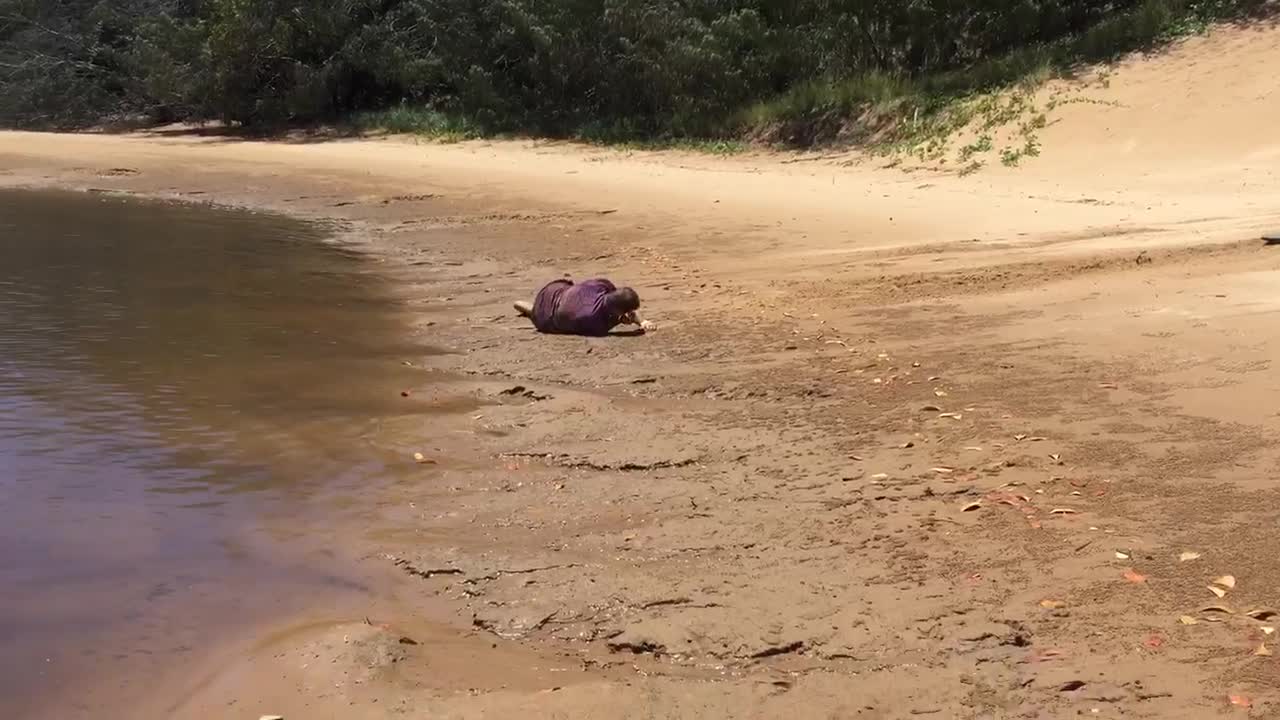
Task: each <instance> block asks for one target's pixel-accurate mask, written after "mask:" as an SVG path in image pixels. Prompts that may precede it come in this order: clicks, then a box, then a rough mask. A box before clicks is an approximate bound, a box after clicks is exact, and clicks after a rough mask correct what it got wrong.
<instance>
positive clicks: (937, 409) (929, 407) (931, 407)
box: [920, 405, 942, 412]
mask: <svg viewBox="0 0 1280 720" xmlns="http://www.w3.org/2000/svg"><path fill="white" fill-rule="evenodd" d="M920 412H942V408H940V407H938V406H937V405H925V406H924V407H922V408H920Z"/></svg>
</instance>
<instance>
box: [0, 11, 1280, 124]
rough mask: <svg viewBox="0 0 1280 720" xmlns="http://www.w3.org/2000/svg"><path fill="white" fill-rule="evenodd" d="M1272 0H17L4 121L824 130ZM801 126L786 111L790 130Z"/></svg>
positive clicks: (2, 55) (2, 89) (3, 47)
mask: <svg viewBox="0 0 1280 720" xmlns="http://www.w3.org/2000/svg"><path fill="white" fill-rule="evenodd" d="M1259 3H1260V0H1199V1H1196V0H789V1H783V0H0V123H2V124H8V125H19V126H36V127H76V126H84V125H87V124H92V123H95V122H100V121H103V120H110V119H115V118H119V117H126V116H131V115H141V116H145V117H148V118H151V119H153V120H156V121H165V120H205V119H210V120H212V119H217V120H223V121H227V122H231V123H236V124H240V125H244V126H249V127H254V126H256V127H272V126H277V125H282V124H286V125H297V124H305V123H315V122H333V121H343V120H353V119H354V120H355V123H356V124H357V125H361V126H366V127H367V126H370V125H371V124H375V123H377V122H379V121H381V122H382V123H383V125H382V127H385V128H395V129H414V130H415V131H418V132H427V133H432V134H445V135H450V136H471V135H475V134H484V133H497V132H526V133H538V134H548V135H561V136H574V137H582V138H587V139H593V140H600V141H622V140H636V139H663V138H666V139H671V138H690V137H701V138H716V137H721V138H727V137H738V136H741V135H743V134H744V133H746V132H748V131H759V130H760V129H761V128H764V127H766V126H770V125H773V126H781V127H784V128H786V127H789V128H791V129H792V130H793V132H791V133H790V134H791V135H792V136H793V140H795V141H799V142H812V141H815V140H820V139H822V138H823V137H824V136H825V134H826V130H824V128H829V127H834V126H836V125H837V124H839V122H842V121H843V120H846V119H847V118H848V116H849V115H851V114H855V115H856V114H858V113H862V112H867V111H868V110H869V109H875V108H878V109H880V110H883V111H885V112H892V111H893V108H899V109H902V108H908V109H911V110H912V111H913V112H916V111H918V110H919V108H920V107H927V106H928V103H930V102H934V100H935V99H936V98H937V97H939V96H946V95H954V94H963V93H965V92H970V91H972V90H975V89H980V88H984V87H990V86H992V85H998V84H1001V83H1008V82H1011V81H1014V80H1016V79H1018V78H1019V77H1022V76H1025V75H1026V74H1027V73H1032V72H1040V71H1042V70H1043V69H1044V68H1046V67H1061V66H1064V65H1069V64H1070V63H1071V62H1074V61H1078V60H1082V59H1096V58H1103V57H1107V56H1109V55H1112V54H1114V53H1116V52H1119V51H1123V50H1128V49H1131V48H1134V47H1140V46H1142V45H1144V44H1148V43H1150V42H1154V41H1158V40H1159V39H1162V38H1166V37H1168V36H1170V35H1172V34H1176V33H1178V32H1187V31H1190V30H1193V29H1195V28H1197V27H1200V26H1202V25H1203V23H1204V22H1206V21H1209V20H1212V19H1216V18H1221V17H1225V16H1227V15H1229V14H1231V13H1235V12H1239V11H1241V10H1243V9H1247V8H1249V7H1252V6H1256V5H1258V4H1259ZM783 135H784V136H785V135H787V133H783Z"/></svg>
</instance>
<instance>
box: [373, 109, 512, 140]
mask: <svg viewBox="0 0 1280 720" xmlns="http://www.w3.org/2000/svg"><path fill="white" fill-rule="evenodd" d="M349 122H350V124H351V126H352V127H353V128H354V129H356V130H358V131H361V132H387V133H400V134H405V135H418V136H421V137H425V138H430V139H432V140H437V141H439V142H461V141H463V140H472V139H475V138H478V137H484V136H485V135H486V133H484V132H483V130H482V129H481V128H480V127H479V126H478V125H476V124H475V123H473V122H471V121H469V120H467V119H466V118H463V117H461V116H458V115H451V114H448V113H443V112H440V111H438V110H432V109H429V108H420V107H412V106H408V105H401V106H398V107H394V108H389V109H387V110H378V111H374V112H364V113H359V114H357V115H355V116H353V117H352V118H351V119H350V121H349Z"/></svg>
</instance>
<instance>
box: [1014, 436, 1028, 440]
mask: <svg viewBox="0 0 1280 720" xmlns="http://www.w3.org/2000/svg"><path fill="white" fill-rule="evenodd" d="M1013 439H1014V440H1017V441H1019V442H1021V441H1023V440H1026V439H1027V436H1026V435H1014V436H1013Z"/></svg>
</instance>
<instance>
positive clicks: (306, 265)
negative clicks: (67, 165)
mask: <svg viewBox="0 0 1280 720" xmlns="http://www.w3.org/2000/svg"><path fill="white" fill-rule="evenodd" d="M407 336H408V333H407V330H406V318H405V317H404V314H403V310H402V309H401V308H400V307H399V305H398V304H397V302H396V299H395V297H394V296H393V294H392V291H391V289H390V288H389V287H388V286H387V285H386V283H385V282H384V281H383V280H382V279H380V278H379V277H378V276H377V275H376V274H374V273H373V272H371V268H370V263H368V262H367V261H364V260H362V259H361V258H360V257H359V256H358V255H355V254H353V253H350V252H348V251H344V250H341V249H339V248H338V247H336V246H334V245H332V244H327V243H325V242H323V236H322V234H321V231H320V230H318V229H316V228H314V227H312V226H309V225H305V224H302V223H298V222H293V221H289V220H285V219H282V218H276V217H264V216H260V215H252V214H248V213H242V212H229V211H215V210H209V209H200V208H191V207H183V206H178V205H173V204H163V203H143V202H137V201H132V200H125V199H118V198H109V197H105V196H95V195H78V194H56V193H36V192H0V717H35V716H37V714H40V715H42V716H44V715H47V716H50V717H52V716H58V717H66V716H67V714H68V713H71V712H73V711H78V712H81V713H84V714H85V715H86V716H93V717H110V716H113V714H114V713H112V712H107V711H105V710H104V708H103V707H101V706H100V705H101V703H103V702H107V701H108V698H110V697H112V695H113V693H117V692H120V693H124V695H120V696H122V697H123V696H127V693H128V691H130V690H134V691H140V690H142V691H144V690H145V689H146V687H147V685H148V683H152V682H155V681H156V680H157V678H159V677H161V676H162V675H163V673H164V672H165V671H168V670H171V669H173V668H174V667H177V666H180V665H182V664H183V663H195V662H198V661H199V660H201V659H202V658H205V657H206V656H207V654H208V653H209V652H210V651H211V650H210V649H211V648H213V647H215V646H216V642H217V640H218V638H219V637H220V636H221V635H223V634H224V633H225V632H226V631H227V630H229V629H233V628H236V627H241V626H244V625H245V624H247V623H251V622H253V621H255V620H257V619H261V618H266V617H269V616H270V615H271V614H272V613H277V612H287V611H290V610H294V609H297V608H299V607H302V606H304V605H306V604H308V603H317V602H337V600H336V598H338V597H340V596H344V595H346V596H356V597H358V596H360V595H361V594H362V593H363V592H365V591H364V590H363V589H362V588H361V586H360V584H359V582H358V580H355V579H353V578H352V577H350V576H349V575H344V574H343V573H342V572H341V571H335V570H332V569H331V567H332V566H331V565H329V564H327V563H325V562H324V560H325V558H326V552H327V551H326V549H325V548H326V543H329V542H331V538H329V537H328V536H327V534H326V533H327V532H328V530H329V527H330V524H331V523H333V522H335V521H336V519H335V518H336V516H337V513H339V512H343V511H344V510H342V509H340V505H339V503H337V502H334V503H332V504H331V506H332V513H331V514H330V513H327V511H326V510H325V508H326V507H328V506H326V504H325V502H323V500H324V499H325V498H328V497H334V498H337V497H341V496H343V494H344V493H346V494H350V493H352V492H356V491H358V489H359V488H360V487H362V486H363V485H364V484H366V483H371V482H378V481H380V480H381V479H384V478H385V477H386V476H387V475H388V473H390V472H391V470H390V469H389V468H388V465H387V463H388V458H387V456H386V453H385V451H382V450H379V449H378V448H377V446H376V444H375V443H374V442H373V440H372V438H373V437H374V436H375V435H376V432H377V428H378V423H379V419H380V418H382V417H384V416H386V415H387V414H388V413H396V412H401V413H403V412H405V406H404V405H403V402H404V401H403V400H402V399H401V398H400V397H399V396H398V393H396V392H395V388H397V387H401V386H402V383H406V382H410V378H411V377H412V376H413V375H412V374H413V372H414V371H413V370H412V369H410V368H405V367H403V366H402V365H401V360H404V359H406V358H412V357H414V356H420V355H422V354H423V353H424V352H426V351H427V348H422V347H415V346H412V345H410V344H407V343H406V341H405V338H406V337H407ZM345 511H347V512H350V506H349V504H348V505H347V506H346V508H345ZM281 518H286V519H287V520H282V519H281Z"/></svg>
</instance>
